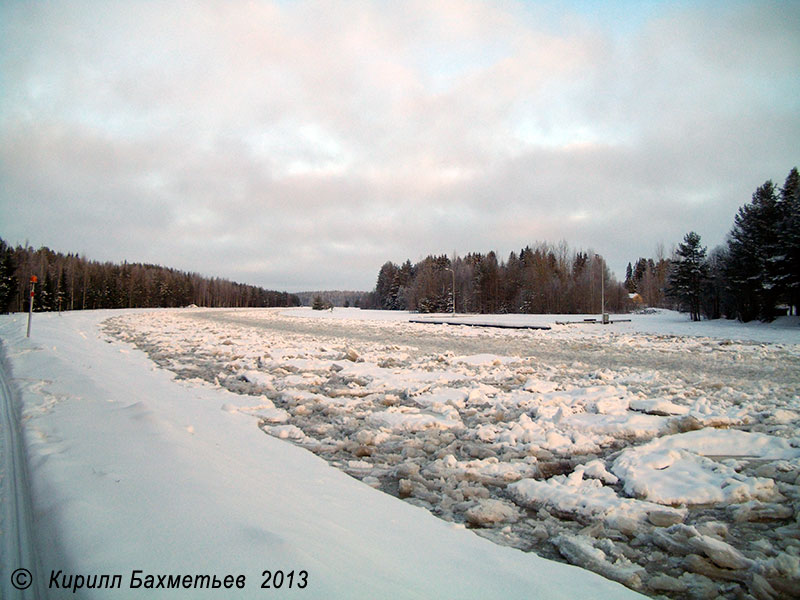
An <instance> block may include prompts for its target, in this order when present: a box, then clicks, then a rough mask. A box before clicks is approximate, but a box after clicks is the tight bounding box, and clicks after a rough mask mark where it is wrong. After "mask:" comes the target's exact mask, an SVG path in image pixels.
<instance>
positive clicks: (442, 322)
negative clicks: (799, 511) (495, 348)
mask: <svg viewBox="0 0 800 600" xmlns="http://www.w3.org/2000/svg"><path fill="white" fill-rule="evenodd" d="M408 322H409V323H427V324H431V325H463V326H464V327H493V328H495V329H542V330H547V329H552V328H551V327H550V326H549V325H513V324H510V323H485V322H484V323H481V322H479V321H472V322H470V321H452V320H447V319H409V320H408Z"/></svg>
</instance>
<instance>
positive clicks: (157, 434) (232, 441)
mask: <svg viewBox="0 0 800 600" xmlns="http://www.w3.org/2000/svg"><path fill="white" fill-rule="evenodd" d="M181 315H182V313H181V312H180V311H130V312H81V313H65V314H63V315H56V314H41V315H36V316H35V319H34V329H33V336H32V338H31V339H30V340H28V339H26V338H25V334H24V330H25V322H24V321H25V319H24V316H21V315H11V316H2V317H0V339H2V345H3V351H4V352H5V354H6V357H7V366H6V365H4V370H5V369H7V368H8V371H6V375H7V376H8V378H7V381H8V382H9V384H10V390H11V392H12V395H11V400H12V402H14V403H16V408H18V410H19V416H20V428H21V433H22V436H21V437H22V440H21V441H20V442H14V441H13V440H10V433H11V429H10V427H11V426H12V423H11V421H12V419H11V418H10V415H9V414H7V413H6V412H4V414H3V428H2V430H0V433H1V434H2V436H3V441H4V444H6V445H4V446H3V447H4V448H6V447H8V446H7V444H9V443H10V444H11V445H12V446H15V447H24V451H25V454H24V456H25V459H26V460H25V462H26V465H27V468H28V471H29V475H30V488H31V504H30V506H29V507H28V508H29V510H30V514H31V515H32V517H33V523H32V525H33V527H32V532H31V535H29V536H25V535H23V538H25V539H31V541H32V543H33V547H34V548H35V552H36V559H38V560H36V559H27V558H25V557H24V556H17V555H16V554H11V555H8V554H6V555H4V560H3V563H2V569H0V590H2V595H3V598H6V597H8V598H12V597H14V596H13V594H14V593H15V589H14V586H13V585H12V583H13V582H12V581H11V574H12V572H14V571H15V570H16V569H18V568H27V569H29V570H30V571H31V572H32V576H33V579H34V580H35V582H36V583H35V585H39V586H40V587H42V588H44V589H43V591H42V593H41V595H40V596H39V597H42V598H59V597H73V598H74V597H77V598H103V599H109V598H111V599H113V598H203V597H207V598H222V597H224V598H232V597H235V598H261V597H264V595H265V594H271V595H281V596H283V595H289V596H292V597H301V598H375V597H384V598H624V597H636V594H635V593H634V592H632V591H630V590H627V589H625V588H624V587H622V586H620V585H619V584H617V583H614V582H611V581H608V580H606V579H603V578H600V577H598V576H596V575H594V574H592V573H589V572H587V571H585V570H582V569H578V568H575V567H572V566H569V565H565V564H560V563H553V562H550V561H546V560H544V559H541V558H539V557H537V556H536V555H534V554H530V553H524V552H521V551H519V550H516V549H513V548H510V547H504V546H500V545H497V544H494V543H491V542H490V541H488V540H485V539H482V538H481V537H478V536H475V535H474V534H473V533H472V532H470V531H468V530H467V529H466V528H465V527H464V526H463V525H460V524H457V523H448V522H445V521H443V520H441V519H437V518H435V517H434V516H432V515H431V514H430V513H429V512H428V511H427V510H423V509H422V508H420V507H416V506H413V505H411V504H409V503H407V502H402V501H400V500H398V499H397V498H394V497H392V496H390V495H388V494H385V493H382V492H380V491H378V490H375V489H372V488H371V487H370V486H368V485H364V484H363V483H361V482H359V481H357V480H355V479H353V478H351V477H349V476H348V475H346V474H345V473H343V472H342V471H341V470H338V469H335V468H332V467H331V466H330V465H329V464H328V463H327V462H326V461H325V460H323V459H321V458H319V457H317V456H314V455H313V454H312V453H310V452H307V451H306V450H304V449H302V448H299V447H297V446H295V445H292V444H289V443H286V442H285V441H283V440H280V439H277V438H276V437H271V436H268V435H265V434H264V433H263V432H262V431H261V430H260V429H259V423H260V422H261V421H262V419H261V417H260V416H259V413H258V412H257V411H255V412H254V411H252V410H250V409H251V408H252V406H253V404H254V402H253V400H254V398H253V397H252V396H247V395H240V394H237V393H232V392H231V391H229V390H226V389H224V388H223V387H221V386H219V385H199V384H198V383H197V382H191V381H187V380H176V379H175V376H174V374H173V373H170V372H169V371H167V370H165V369H162V368H157V367H156V366H155V365H154V364H153V363H152V362H151V360H150V359H149V358H148V356H147V355H145V354H144V353H143V352H141V351H139V350H137V349H135V348H133V347H132V346H131V345H130V344H129V343H128V342H124V341H119V340H116V339H110V338H108V336H107V334H106V333H104V332H103V331H102V330H101V329H100V326H101V323H102V322H103V321H105V320H107V319H109V318H115V319H119V318H121V319H123V320H124V319H131V321H130V323H129V325H133V324H134V323H139V324H140V325H144V324H146V323H150V324H151V325H153V326H154V327H155V328H156V331H160V333H161V334H164V335H166V336H167V337H165V338H160V339H161V341H165V342H166V341H167V339H168V337H169V336H170V335H171V334H170V333H169V331H166V330H164V329H163V327H164V325H165V324H166V323H167V322H168V321H170V320H172V319H178V321H176V322H185V323H187V324H188V325H189V326H190V327H189V329H187V331H190V330H191V329H192V328H193V329H195V330H198V323H199V322H200V321H198V320H196V319H195V320H185V321H180V320H181V319H183V317H182V316H181ZM163 319H166V321H164V320H163ZM211 325H212V326H216V325H214V324H213V323H211ZM116 326H117V327H119V326H120V322H117V325H116ZM106 327H108V326H106ZM168 329H169V327H168ZM131 331H132V330H131ZM283 337H284V338H285V339H287V340H291V339H294V338H293V336H292V334H290V333H286V334H284V336H283ZM185 341H186V339H185V338H183V337H180V338H175V339H174V342H175V344H177V345H180V344H183V343H184V342H185ZM168 343H169V342H168ZM209 343H211V344H212V345H213V346H215V347H218V348H222V349H227V348H228V346H227V345H226V344H225V342H224V340H222V339H216V340H210V342H209ZM196 350H197V352H196V353H195V356H194V358H195V359H196V360H199V361H202V360H204V359H203V354H204V352H205V350H208V348H202V349H201V348H196ZM201 350H202V351H201ZM187 353H188V354H192V350H191V348H187ZM177 356H178V355H177V354H176V359H177ZM173 366H174V365H173ZM265 410H266V409H265ZM4 464H5V463H4ZM12 479H14V481H11V480H12ZM4 480H5V481H4V487H3V494H4V495H3V498H2V502H3V506H4V507H6V506H10V500H11V495H13V494H14V493H15V492H14V491H13V490H14V489H16V487H15V486H17V485H18V483H17V481H16V475H14V476H11V475H9V473H8V471H6V472H5V473H4ZM3 518H4V521H3V523H2V535H3V547H4V548H6V547H11V548H13V547H14V546H15V545H19V543H18V542H15V537H14V536H15V534H14V533H13V531H14V528H13V527H11V526H10V523H9V519H11V520H14V519H17V517H14V516H13V515H11V516H9V515H6V514H5V513H4V517H3ZM28 560H31V561H33V562H32V563H31V562H27V561H28ZM22 562H24V564H21V563H22ZM268 570H269V571H270V572H271V579H270V581H269V582H267V581H266V574H265V572H266V571H268ZM278 571H280V572H281V575H280V582H281V586H280V589H279V590H278V589H275V587H277V582H276V579H275V578H276V577H277V573H278ZM290 573H292V578H291V584H290V578H289V574H290ZM148 575H150V576H151V578H152V579H149V580H148V579H147V576H148ZM179 576H180V578H178V577H179ZM206 576H207V577H213V578H217V579H216V581H219V582H231V585H234V583H233V582H234V581H235V582H236V584H238V583H239V582H242V583H244V585H243V587H238V585H234V587H233V588H232V589H225V587H222V588H221V589H206V588H207V587H208V586H207V585H206V583H207V582H208V581H209V580H208V579H204V577H206ZM227 576H231V579H230V580H228V579H226V577H227ZM239 577H244V578H245V579H244V580H240V579H239ZM187 578H188V579H187ZM147 581H150V582H151V583H152V585H153V589H150V588H146V587H144V586H146V585H147ZM211 581H212V582H213V581H214V579H211ZM140 583H141V585H140ZM265 583H270V584H272V586H273V589H262V585H263V584H265ZM158 584H168V585H169V584H171V585H177V589H163V588H161V587H159V586H158ZM187 584H188V586H187ZM137 586H138V587H137ZM198 587H199V588H201V589H197V588H198ZM73 588H77V593H73V591H74V590H73ZM98 588H100V589H98Z"/></svg>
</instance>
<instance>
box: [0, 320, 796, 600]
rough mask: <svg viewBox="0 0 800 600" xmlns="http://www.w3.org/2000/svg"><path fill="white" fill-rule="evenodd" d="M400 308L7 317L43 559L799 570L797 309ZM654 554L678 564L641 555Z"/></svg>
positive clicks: (255, 575)
mask: <svg viewBox="0 0 800 600" xmlns="http://www.w3.org/2000/svg"><path fill="white" fill-rule="evenodd" d="M409 317H410V315H409V314H408V313H401V312H388V311H359V310H356V309H335V310H334V311H333V312H329V311H312V310H310V309H291V310H250V309H244V310H209V309H191V310H153V311H116V312H86V313H65V314H63V315H61V316H58V315H51V314H42V315H35V316H34V334H33V338H32V339H31V340H26V339H25V338H24V316H21V315H12V316H4V317H0V336H1V337H2V341H3V350H4V352H5V353H6V355H7V358H8V361H7V362H8V363H9V365H10V367H11V373H10V375H8V374H7V376H8V377H9V382H10V384H11V389H12V391H13V392H14V398H13V400H14V401H15V402H17V401H18V402H19V419H18V421H19V423H18V425H17V426H18V428H19V433H20V434H21V437H22V440H23V441H24V444H23V443H19V444H16V445H17V446H24V450H25V452H26V455H25V456H26V457H27V463H26V464H27V466H28V470H29V471H30V476H31V477H30V479H31V491H32V498H33V501H32V504H31V508H32V514H33V515H34V516H35V518H34V525H35V527H34V531H33V534H31V535H30V536H28V537H31V538H33V541H34V542H35V546H36V548H37V549H38V552H39V555H40V561H39V562H40V566H39V567H37V570H38V572H40V573H46V574H48V575H49V572H50V571H49V570H50V569H55V570H59V569H62V570H64V571H65V572H75V573H78V572H80V573H87V574H91V573H101V574H102V573H129V572H130V570H131V569H134V568H135V569H143V570H145V571H146V572H150V573H195V572H209V573H218V574H222V575H224V574H227V573H233V574H238V573H242V574H245V575H246V576H247V582H248V585H247V589H246V590H245V591H244V592H243V593H242V594H238V593H237V597H247V596H248V595H252V596H256V595H259V596H260V594H258V593H257V591H256V590H258V591H259V592H260V591H261V590H260V589H258V586H259V585H260V580H259V576H260V574H261V572H262V571H263V570H264V569H268V568H272V569H276V568H282V569H284V570H285V571H287V572H288V571H289V570H291V569H295V570H300V569H305V570H306V571H307V572H308V573H309V581H310V582H311V584H313V588H311V587H309V588H307V589H305V590H299V589H295V590H283V592H282V593H285V592H294V593H297V594H298V595H299V594H305V595H306V596H308V597H326V598H327V597H331V598H336V597H347V598H351V597H355V598H358V597H375V596H380V595H382V596H386V597H392V598H397V597H409V598H413V597H465V598H468V597H481V598H486V597H547V598H551V597H555V598H557V597H570V598H580V597H593V598H594V597H599V598H602V597H614V598H617V597H625V595H626V594H630V595H632V594H633V592H631V591H630V590H628V589H626V588H624V587H621V586H620V585H618V584H616V583H612V582H610V581H608V579H611V580H614V581H617V582H623V583H624V584H625V585H627V586H630V587H633V588H635V589H637V590H641V591H643V592H646V593H650V594H655V593H658V591H659V590H668V589H681V590H686V589H692V590H694V592H696V593H698V594H699V593H700V590H701V588H703V586H710V587H709V590H710V591H709V592H708V593H710V594H718V595H719V594H721V593H722V592H721V591H720V590H722V589H723V587H724V586H725V585H730V583H729V582H730V578H727V576H726V575H725V574H723V575H720V579H719V581H718V582H714V581H712V580H713V579H714V578H715V577H716V576H717V575H718V574H716V572H715V571H714V569H739V568H741V569H744V570H746V571H747V572H748V573H749V575H748V577H749V579H747V581H750V582H760V580H759V579H758V578H757V577H756V575H758V577H762V576H763V577H764V578H765V580H764V585H766V586H770V585H780V584H781V583H780V580H779V579H780V578H781V577H795V576H796V575H800V573H798V571H800V569H798V568H797V565H796V564H795V563H796V562H797V561H793V560H792V559H793V558H796V557H797V556H800V543H794V542H793V540H795V539H798V538H799V537H800V536H799V535H798V534H800V531H799V530H798V524H800V520H798V514H797V513H796V509H795V507H796V506H800V435H799V434H798V415H800V376H799V375H798V373H800V328H798V327H797V326H796V320H792V319H789V318H786V319H783V320H780V321H779V322H777V323H774V324H771V325H769V326H763V325H761V326H757V325H755V324H747V325H742V324H737V323H733V322H724V323H718V322H700V323H691V322H690V321H688V319H687V318H686V317H685V316H683V315H678V314H677V313H672V312H669V311H662V312H659V313H656V314H647V315H629V316H625V317H624V318H630V319H631V321H630V322H617V323H614V324H612V325H608V326H603V325H592V324H582V323H581V324H574V325H557V324H556V323H555V321H556V320H558V321H579V320H580V318H581V317H576V316H565V317H554V316H552V315H498V316H487V315H481V316H480V320H481V321H487V320H491V321H494V322H499V323H504V324H515V323H516V324H525V325H530V324H535V325H548V326H551V327H552V329H550V330H547V331H539V330H512V329H482V328H477V327H458V326H448V325H438V324H436V325H435V324H429V323H423V324H419V323H409V322H408V319H409ZM448 317H449V316H448ZM618 318H619V317H618ZM457 319H460V320H466V321H469V320H472V321H473V322H474V321H475V320H476V319H478V317H474V316H462V315H459V316H458V317H457ZM612 319H613V317H612ZM11 421H12V419H10V418H5V419H4V426H5V429H4V431H2V432H0V433H2V435H3V440H4V442H7V440H8V439H9V438H10V437H11V436H9V435H8V433H9V431H10V430H9V427H13V423H12V424H9V423H10V422H11ZM14 431H16V428H14ZM6 446H9V444H8V443H6ZM10 446H11V447H14V446H15V444H10ZM6 453H7V452H6ZM3 465H4V469H5V473H10V472H11V470H10V469H9V467H8V462H7V461H4V463H3ZM0 475H2V473H0ZM358 480H361V481H358ZM9 481H10V480H9V477H7V476H6V477H4V478H3V479H2V482H3V484H4V486H5V487H4V488H3V499H4V500H6V499H10V498H11V497H12V493H11V492H10V491H9ZM396 496H397V497H396ZM402 499H405V501H403V500H402ZM709 505H715V506H714V510H715V511H716V513H715V514H716V515H717V517H716V518H718V519H723V520H725V522H724V523H719V526H712V525H713V524H711V523H709V522H708V517H707V516H706V515H707V513H706V512H704V511H705V510H706V509H707V507H708V506H709ZM434 515H436V517H439V518H436V517H434ZM8 521H9V517H6V524H7V522H8ZM757 522H770V523H772V524H774V525H775V526H774V527H770V528H769V529H768V530H766V532H765V530H764V529H763V528H762V529H758V528H757V527H755V525H754V523H757ZM469 528H474V530H475V531H477V532H479V533H480V536H478V535H475V532H473V531H470V530H469ZM6 530H7V527H3V528H2V531H4V532H5V531H6ZM481 536H482V537H481ZM758 536H761V537H760V538H759V537H758ZM765 536H766V537H765ZM4 538H5V539H6V540H8V539H11V537H10V536H8V535H6V534H5V533H4ZM483 538H488V539H483ZM756 538H758V539H759V544H758V545H750V546H748V545H747V544H746V543H744V542H743V540H752V539H756ZM490 540H491V541H490ZM723 544H724V545H723ZM6 546H8V544H6ZM516 548H524V549H526V550H530V549H534V550H536V551H541V552H543V553H544V554H547V555H549V556H560V557H561V558H563V559H565V560H567V561H569V562H572V563H574V564H577V565H580V566H583V567H585V568H587V569H591V570H593V571H595V572H596V573H599V574H601V575H602V576H603V577H605V578H606V579H602V578H598V577H597V576H595V575H593V574H591V573H589V572H587V571H584V570H579V569H575V568H570V567H568V566H566V565H564V564H563V563H553V562H550V561H546V560H544V559H542V558H539V557H537V556H536V555H534V554H533V553H530V552H526V553H523V552H521V551H519V550H517V549H516ZM653 552H656V553H661V554H664V553H666V555H665V557H664V558H663V559H662V563H663V565H665V566H664V568H665V569H667V570H668V572H669V573H672V574H676V573H681V572H683V571H687V570H688V571H691V572H687V573H686V574H685V576H681V577H680V578H678V577H671V576H670V575H667V574H665V573H655V572H653V573H648V571H649V570H651V569H650V568H648V570H647V571H646V570H645V569H643V565H646V564H648V561H649V560H650V555H651V554H652V553H653ZM5 554H6V555H7V556H10V554H9V553H8V551H6V553H5ZM686 557H695V558H686ZM703 557H705V558H703ZM16 560H17V561H19V560H22V559H21V558H17V559H16ZM709 561H710V562H709ZM2 564H3V565H5V564H6V562H5V561H4V562H3V563H2ZM732 565H742V566H741V567H738V566H732ZM12 566H13V565H12ZM4 568H8V567H5V566H4ZM773 574H774V577H773ZM775 577H777V578H778V579H777V580H776V579H775ZM43 579H44V580H45V581H44V583H45V584H46V577H45V578H43ZM0 581H2V583H0V585H4V586H7V585H8V583H7V582H8V576H7V573H6V572H3V573H0ZM752 585H756V583H752ZM758 585H761V583H758ZM714 586H717V587H714ZM720 586H722V587H720ZM0 589H2V591H3V594H4V595H3V597H6V594H11V593H12V592H13V590H11V589H10V588H0ZM703 589H705V588H703ZM726 589H727V588H726ZM764 589H766V588H764ZM83 591H84V592H86V590H83ZM107 591H108V590H106V592H107ZM116 591H117V592H119V597H125V593H124V592H129V595H128V597H136V596H137V595H136V594H135V593H134V591H130V590H116ZM740 591H742V590H740ZM152 593H153V595H154V596H155V597H159V596H158V591H157V590H153V591H152ZM175 593H176V592H172V595H173V596H174V594H175ZM704 593H705V592H704ZM731 593H732V592H731ZM743 593H751V594H753V595H756V594H755V590H754V589H750V590H749V592H748V590H744V592H743ZM70 595H71V592H70ZM149 595H150V594H149V593H148V596H149ZM165 595H166V594H165ZM85 596H86V597H106V595H104V594H100V593H98V594H97V595H96V596H91V595H88V594H86V595H85ZM9 597H13V596H10V595H9ZM113 597H117V595H115V596H113ZM193 597H194V596H193Z"/></svg>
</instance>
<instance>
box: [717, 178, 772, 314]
mask: <svg viewBox="0 0 800 600" xmlns="http://www.w3.org/2000/svg"><path fill="white" fill-rule="evenodd" d="M779 222H780V214H779V206H778V195H777V188H776V187H775V184H774V183H772V181H767V182H765V183H764V185H762V186H761V187H759V188H758V189H757V190H756V191H755V193H754V194H753V197H752V201H751V202H750V203H749V204H746V205H744V206H742V207H741V208H740V209H739V212H738V213H737V215H736V217H735V218H734V222H733V228H732V229H731V232H730V234H729V236H728V264H727V265H726V276H727V278H728V283H729V285H730V287H731V291H732V293H733V295H734V296H735V298H736V313H737V314H736V316H737V317H738V318H739V319H740V320H742V321H750V320H752V319H755V318H756V317H760V318H761V319H762V320H764V321H770V320H772V319H773V318H774V310H775V304H776V302H777V299H778V296H779V294H780V285H781V280H780V273H779V265H780V260H781V255H782V250H781V246H780V244H781V243H780V241H779V239H778V235H777V234H778V226H779Z"/></svg>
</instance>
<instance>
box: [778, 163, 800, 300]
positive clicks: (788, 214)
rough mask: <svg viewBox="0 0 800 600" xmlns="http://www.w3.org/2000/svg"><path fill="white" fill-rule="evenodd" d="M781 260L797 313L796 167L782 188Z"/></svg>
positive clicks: (799, 219)
mask: <svg viewBox="0 0 800 600" xmlns="http://www.w3.org/2000/svg"><path fill="white" fill-rule="evenodd" d="M779 212H780V231H779V233H778V239H779V242H780V246H781V251H782V255H781V260H780V261H779V262H778V264H777V271H778V276H779V279H780V285H781V289H782V290H783V291H784V292H785V295H786V301H787V304H788V305H789V308H790V309H792V308H793V309H794V312H795V314H797V305H798V303H799V302H800V174H798V172H797V167H795V168H793V169H792V170H791V171H790V172H789V175H788V177H786V182H785V183H784V184H783V188H781V199H780V204H779Z"/></svg>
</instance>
